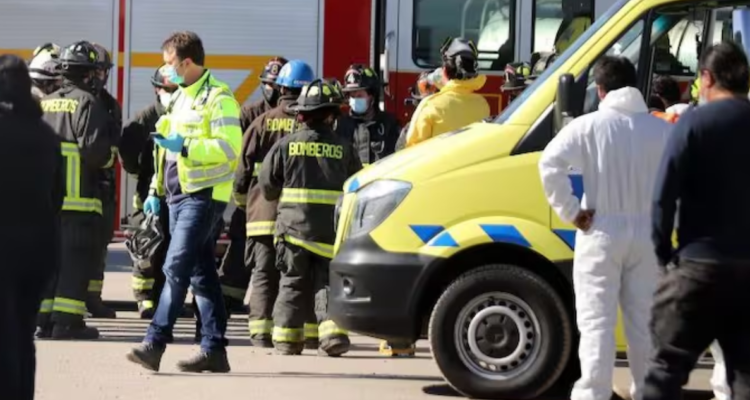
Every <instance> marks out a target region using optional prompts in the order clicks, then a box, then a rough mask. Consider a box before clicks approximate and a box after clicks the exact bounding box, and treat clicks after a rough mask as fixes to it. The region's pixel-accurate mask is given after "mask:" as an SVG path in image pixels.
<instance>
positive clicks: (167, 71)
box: [163, 65, 185, 85]
mask: <svg viewBox="0 0 750 400" xmlns="http://www.w3.org/2000/svg"><path fill="white" fill-rule="evenodd" d="M163 73H164V75H166V77H167V79H168V80H169V81H170V82H172V83H174V84H175V85H182V84H183V83H185V78H184V77H182V76H180V75H178V74H177V68H175V67H173V66H171V65H167V66H166V67H164V71H163Z"/></svg>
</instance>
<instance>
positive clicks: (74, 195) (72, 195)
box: [61, 142, 102, 214]
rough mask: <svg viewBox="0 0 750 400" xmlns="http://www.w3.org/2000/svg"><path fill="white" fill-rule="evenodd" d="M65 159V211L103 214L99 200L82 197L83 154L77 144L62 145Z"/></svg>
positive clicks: (65, 143) (64, 143)
mask: <svg viewBox="0 0 750 400" xmlns="http://www.w3.org/2000/svg"><path fill="white" fill-rule="evenodd" d="M61 147H62V155H63V157H64V158H65V165H66V174H65V198H64V199H63V210H65V211H81V212H95V213H97V214H101V213H102V202H101V200H99V199H94V198H85V197H81V186H80V185H81V153H80V151H79V150H78V144H76V143H67V142H63V143H61Z"/></svg>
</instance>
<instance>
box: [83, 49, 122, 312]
mask: <svg viewBox="0 0 750 400" xmlns="http://www.w3.org/2000/svg"><path fill="white" fill-rule="evenodd" d="M92 44H93V45H94V48H96V50H97V54H98V58H97V69H96V78H95V80H94V83H95V85H96V89H95V94H96V95H97V97H99V100H101V102H102V103H103V104H104V106H105V107H106V109H107V112H109V115H110V131H109V134H110V135H111V139H110V140H111V143H112V153H113V154H117V146H118V144H119V141H120V135H121V132H122V108H121V107H120V103H118V102H117V100H116V99H115V98H114V97H113V96H112V95H111V94H110V93H109V92H108V91H107V89H106V88H105V86H106V84H107V81H109V71H110V70H111V69H112V66H113V64H112V57H111V56H110V54H109V51H108V50H107V49H106V48H104V47H103V46H101V45H99V44H96V43H92ZM114 167H115V166H114V165H112V166H111V167H110V168H105V169H102V170H101V171H100V172H99V185H100V187H101V194H102V216H103V218H104V221H103V222H104V223H103V224H102V227H101V228H102V231H101V235H102V236H101V238H102V239H103V240H101V243H100V244H101V246H102V249H101V256H100V259H99V265H98V268H96V269H95V270H94V271H92V275H91V279H90V280H89V287H88V298H87V299H86V308H87V309H88V311H89V313H90V314H91V316H92V317H94V318H116V316H117V315H116V314H115V312H114V311H113V310H111V309H109V308H107V307H106V306H105V305H104V303H103V302H102V288H103V286H104V269H105V268H106V266H107V248H108V246H109V243H110V242H111V241H112V237H113V236H114V231H115V218H116V215H115V214H116V212H115V208H116V207H117V199H116V195H115V192H116V191H117V184H116V179H117V178H116V173H115V168H114Z"/></svg>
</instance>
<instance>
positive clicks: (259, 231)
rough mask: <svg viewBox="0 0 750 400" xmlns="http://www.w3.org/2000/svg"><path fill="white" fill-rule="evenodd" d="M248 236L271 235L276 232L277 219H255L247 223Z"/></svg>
mask: <svg viewBox="0 0 750 400" xmlns="http://www.w3.org/2000/svg"><path fill="white" fill-rule="evenodd" d="M245 232H246V235H247V237H253V236H270V235H273V234H274V233H275V232H276V221H253V222H248V223H246V224H245Z"/></svg>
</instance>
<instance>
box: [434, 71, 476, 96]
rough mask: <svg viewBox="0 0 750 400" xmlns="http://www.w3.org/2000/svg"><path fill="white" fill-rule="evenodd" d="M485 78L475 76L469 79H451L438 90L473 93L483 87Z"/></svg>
mask: <svg viewBox="0 0 750 400" xmlns="http://www.w3.org/2000/svg"><path fill="white" fill-rule="evenodd" d="M485 83H487V76H485V75H477V76H475V77H473V78H471V79H451V80H449V81H448V83H446V84H445V85H444V86H443V87H442V88H441V89H440V90H441V91H454V92H462V93H473V92H476V91H477V90H479V89H481V88H483V87H484V84H485Z"/></svg>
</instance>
